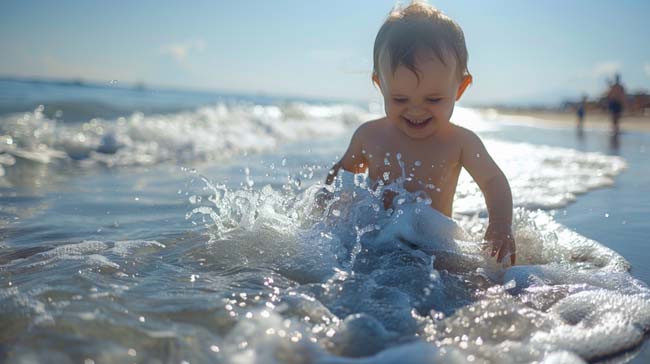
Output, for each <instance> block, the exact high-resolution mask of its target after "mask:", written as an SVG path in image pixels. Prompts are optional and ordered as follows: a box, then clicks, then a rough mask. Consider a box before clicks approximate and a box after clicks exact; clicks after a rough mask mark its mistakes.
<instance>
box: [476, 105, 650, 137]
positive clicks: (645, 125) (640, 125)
mask: <svg viewBox="0 0 650 364" xmlns="http://www.w3.org/2000/svg"><path fill="white" fill-rule="evenodd" d="M479 111H480V112H481V114H482V115H484V116H485V117H486V118H487V119H489V120H497V119H498V120H502V121H506V122H512V123H514V124H522V125H529V126H547V127H548V126H550V127H563V128H566V127H571V128H575V127H576V125H577V116H576V114H575V113H573V112H568V111H567V112H563V111H544V110H526V109H522V110H510V109H499V108H485V109H479ZM522 119H523V121H522ZM610 128H611V121H610V119H609V114H607V113H602V112H590V113H589V112H588V113H587V114H586V115H585V118H584V129H585V130H610ZM620 130H621V132H625V131H641V132H650V115H648V116H641V115H630V116H627V115H623V116H622V117H621V120H620Z"/></svg>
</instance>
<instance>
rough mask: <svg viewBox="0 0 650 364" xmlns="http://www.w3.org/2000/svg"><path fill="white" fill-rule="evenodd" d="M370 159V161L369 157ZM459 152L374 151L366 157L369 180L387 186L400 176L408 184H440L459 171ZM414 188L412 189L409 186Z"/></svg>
mask: <svg viewBox="0 0 650 364" xmlns="http://www.w3.org/2000/svg"><path fill="white" fill-rule="evenodd" d="M369 157H371V158H369ZM459 157H460V155H459V153H455V152H454V151H453V150H449V149H435V148H431V149H430V150H427V149H422V150H404V149H402V150H377V151H375V154H373V155H372V156H370V155H369V156H367V158H366V159H367V161H368V174H369V177H371V178H373V179H374V180H376V181H379V180H382V181H384V183H391V182H393V181H395V180H396V179H398V178H400V177H403V178H404V179H405V182H406V184H407V186H408V185H414V184H419V185H422V186H426V185H440V184H442V183H445V181H446V180H448V179H450V178H453V176H454V175H456V174H458V170H459V169H460V164H459V159H460V158H459ZM413 187H415V186H413Z"/></svg>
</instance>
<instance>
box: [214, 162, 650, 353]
mask: <svg viewBox="0 0 650 364" xmlns="http://www.w3.org/2000/svg"><path fill="white" fill-rule="evenodd" d="M587 159H588V158H587ZM602 164H603V166H604V165H606V163H605V162H604V161H603V162H602ZM603 168H604V167H603ZM339 178H340V180H339V181H337V182H336V183H335V184H334V185H335V186H338V187H337V188H334V190H333V191H332V193H333V196H332V199H331V202H330V203H327V204H326V206H325V207H324V209H323V211H322V212H318V210H312V211H304V214H293V212H295V211H296V210H297V206H303V204H304V202H302V201H303V200H305V199H306V200H309V201H311V199H313V197H314V192H315V191H314V190H315V189H316V188H315V187H314V188H312V189H308V190H307V191H306V192H305V193H304V194H303V195H302V196H298V198H295V199H294V198H292V199H291V202H290V203H287V196H283V195H282V194H281V193H278V192H273V190H271V189H270V188H269V187H265V188H264V190H265V192H264V194H265V198H260V195H259V192H254V191H241V190H240V191H229V190H227V189H225V188H224V187H222V189H221V190H219V191H215V192H217V193H216V194H217V195H218V196H219V197H218V198H213V199H212V201H215V206H213V207H212V208H207V210H209V211H211V213H212V218H215V221H216V222H217V224H215V225H214V226H213V229H214V230H212V232H213V233H214V234H215V237H219V239H220V240H216V241H215V242H214V244H213V245H211V247H210V250H212V251H213V252H212V253H211V254H214V255H215V256H224V254H225V256H226V257H227V260H231V261H232V259H231V258H230V257H232V256H233V252H232V251H233V250H238V249H239V250H240V251H241V252H242V254H241V255H242V256H246V257H252V258H251V260H249V261H248V262H247V266H258V267H260V266H262V267H272V268H274V269H276V270H277V271H278V272H280V273H281V274H283V275H285V274H286V273H285V270H283V269H282V268H278V266H280V265H284V266H293V267H294V269H296V267H299V268H298V269H297V271H300V272H301V273H300V274H301V275H305V276H309V272H310V270H311V271H312V272H319V273H318V274H311V277H312V279H318V278H319V277H320V279H321V280H320V282H323V283H321V284H320V285H317V286H310V285H308V284H304V283H303V285H302V286H298V287H297V288H295V289H292V290H289V291H288V292H285V293H284V294H280V295H279V296H278V297H277V299H276V301H274V305H275V306H274V307H278V308H277V310H276V311H273V312H272V313H271V314H273V313H275V314H280V315H281V317H283V318H284V321H277V322H275V321H273V320H271V321H263V320H262V321H263V322H260V321H259V320H258V321H255V320H245V319H242V320H245V321H247V323H246V325H252V326H249V329H248V331H250V332H264V331H268V330H270V331H269V332H273V333H274V334H273V335H272V336H273V339H272V340H270V339H268V338H266V339H264V341H263V343H261V342H260V343H259V344H258V342H259V340H257V339H252V338H251V339H250V341H247V342H248V346H247V348H246V349H245V350H234V352H232V353H231V355H232V357H233V358H239V359H241V360H248V361H249V362H262V361H264V360H269V359H270V358H275V357H278V355H280V356H281V357H288V356H292V355H295V356H296V358H303V359H304V358H312V359H310V361H312V360H313V361H315V362H320V363H371V362H372V363H375V362H379V363H395V362H397V361H407V362H408V361H413V362H419V361H420V360H424V358H428V359H426V360H429V361H430V362H450V363H456V362H458V363H463V362H471V361H473V362H533V361H537V362H544V363H558V362H567V363H583V362H584V361H583V360H593V359H597V358H600V357H603V356H608V355H613V354H616V353H620V352H622V351H624V350H627V349H629V348H631V347H634V346H635V345H637V344H638V343H639V342H640V341H641V340H642V338H643V335H644V334H645V332H647V331H648V329H650V290H649V289H648V288H647V287H646V285H645V284H643V283H642V282H640V281H638V280H636V279H635V278H633V277H632V276H631V275H630V274H629V272H628V269H629V264H628V263H627V262H626V261H625V259H623V258H622V257H621V256H620V255H618V254H617V253H616V252H614V251H612V250H611V249H608V248H606V247H604V246H603V245H602V244H600V243H598V242H595V241H593V240H590V239H588V238H586V237H584V236H581V235H579V234H577V233H575V232H572V231H570V230H569V229H567V228H566V227H563V226H562V225H560V224H559V223H557V222H555V221H554V220H553V218H552V216H551V215H550V214H548V213H546V212H543V211H534V212H531V211H528V210H525V209H521V208H520V209H517V210H516V213H515V221H514V224H513V227H514V234H515V239H516V240H517V242H518V244H519V245H518V246H519V249H518V264H521V265H518V266H515V267H512V268H509V267H507V266H502V265H497V264H496V263H495V262H494V258H491V257H489V255H488V254H487V253H486V252H485V251H483V250H482V248H481V247H482V242H481V237H482V234H483V233H484V226H485V222H486V221H485V219H484V218H479V217H477V216H473V217H468V218H465V219H463V220H460V221H458V222H454V221H451V220H450V219H448V218H447V217H445V216H443V215H441V214H440V213H438V212H436V211H434V210H433V209H431V208H430V207H429V206H428V202H427V200H425V199H422V198H420V197H421V196H420V194H413V193H408V192H406V191H405V190H403V188H401V187H400V186H399V185H398V186H388V187H390V188H391V189H393V190H396V191H398V192H399V193H400V196H401V197H402V198H403V201H402V203H401V204H399V205H398V206H396V207H395V211H393V212H387V211H384V210H383V209H382V208H379V209H375V208H374V207H373V206H378V205H379V206H380V204H381V198H380V196H381V194H377V193H376V192H375V191H373V190H370V189H368V185H371V184H369V183H367V181H365V180H364V176H353V175H351V174H349V173H347V172H342V173H341V175H340V177H339ZM346 179H347V181H346ZM388 187H387V188H388ZM230 195H232V196H238V198H237V199H233V198H232V197H229V196H230ZM245 196H248V197H247V199H248V200H247V201H248V202H245V203H243V202H242V201H243V200H244V199H245V198H244V197H245ZM235 200H237V201H239V203H240V204H241V205H240V206H242V207H243V206H246V208H245V209H244V208H242V207H239V208H237V209H235V210H234V211H241V212H244V211H246V214H245V216H244V214H241V213H235V214H231V212H232V211H233V207H232V205H230V204H231V203H232V201H235ZM224 201H230V202H228V203H225V202H224ZM270 206H282V207H283V208H270ZM240 209H241V210H240ZM335 211H336V213H335ZM205 212H206V211H203V212H202V213H205ZM321 213H322V214H323V215H322V218H323V219H322V220H320V221H319V220H318V219H317V220H314V214H316V216H319V214H321ZM278 215H280V216H278ZM281 215H284V217H283V216H281ZM226 216H227V218H226ZM233 219H234V220H233ZM224 221H230V222H229V223H227V224H225V223H224ZM244 221H245V223H244ZM271 222H272V223H271ZM265 224H271V225H275V226H277V227H278V228H277V229H275V233H274V234H275V235H268V234H267V233H266V232H264V229H262V228H261V227H262V226H264V225H265ZM292 226H293V228H292ZM310 226H311V227H310ZM224 227H230V228H229V229H225V230H224V229H223V228H224ZM298 227H300V228H298ZM306 227H307V228H308V229H312V231H313V233H312V234H305V231H306V230H305V228H306ZM267 228H268V225H267ZM315 236H321V237H323V236H325V237H327V239H321V240H319V239H317V238H315ZM228 239H232V241H233V243H224V242H227V240H228ZM247 241H253V242H254V243H252V246H251V247H240V246H241V245H245V242H247ZM271 241H275V242H271ZM234 242H238V243H234ZM237 244H239V245H237ZM322 246H326V247H327V251H328V253H327V254H324V251H325V250H323V247H322ZM260 248H261V249H264V250H265V251H266V250H268V249H271V250H275V251H276V252H273V253H269V256H270V258H269V259H267V260H264V259H258V258H256V257H255V256H256V255H255V254H253V253H251V250H252V249H260ZM285 253H286V254H285ZM319 256H320V257H321V258H318V257H319ZM314 257H316V258H315V259H314ZM318 259H322V261H321V263H323V262H325V263H326V264H325V265H327V264H329V265H331V267H332V268H333V269H332V270H331V271H330V274H329V275H327V274H324V273H326V272H327V269H323V268H326V267H325V266H324V265H322V264H321V265H319V264H315V262H317V261H318ZM235 261H236V260H235ZM285 276H288V277H289V278H291V277H293V276H292V275H290V273H289V274H288V275H285ZM328 277H329V278H328ZM296 293H298V294H299V295H300V296H301V297H304V298H301V299H300V300H298V301H295V299H291V300H290V299H289V297H290V296H291V295H294V296H291V297H297V296H295V295H296ZM301 300H302V301H301ZM306 301H309V302H313V303H310V304H298V303H297V302H306ZM323 306H324V307H323ZM288 307H293V308H292V309H288ZM297 307H300V309H297ZM317 312H318V313H317ZM304 316H309V317H327V320H323V321H320V322H319V323H317V322H315V321H314V322H312V321H311V320H307V321H305V320H304V319H303V317H304ZM274 322H275V323H274ZM242 325H243V323H242ZM268 325H270V326H268ZM287 325H289V326H287ZM287 327H291V330H296V331H292V332H299V333H300V335H302V337H303V338H305V337H307V338H311V339H310V342H305V341H300V342H298V343H292V342H291V340H290V339H289V334H288V332H289V330H288V329H287ZM280 330H284V331H286V333H285V334H286V335H284V334H283V335H280V336H277V335H276V333H277V332H279V331H280ZM415 335H417V337H419V338H420V339H421V340H425V341H428V343H426V342H424V341H415V342H413V343H409V344H393V343H394V342H395V339H396V338H401V339H405V338H409V337H415ZM238 337H240V338H241V336H238ZM614 338H615V339H614ZM247 340H248V339H247ZM256 340H257V341H256ZM314 343H318V344H319V345H317V346H314V345H313V344H314ZM360 348H365V349H363V350H365V351H363V350H361V349H360ZM323 349H326V350H327V351H323ZM360 350H361V351H360ZM333 354H335V355H333ZM359 355H362V356H363V358H359V359H354V358H347V357H350V356H352V357H354V356H359ZM470 357H472V360H468V358H470ZM244 358H246V359H244Z"/></svg>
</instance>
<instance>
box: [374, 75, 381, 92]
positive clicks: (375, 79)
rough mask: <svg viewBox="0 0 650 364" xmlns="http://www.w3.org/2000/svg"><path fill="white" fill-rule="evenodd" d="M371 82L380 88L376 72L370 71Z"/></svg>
mask: <svg viewBox="0 0 650 364" xmlns="http://www.w3.org/2000/svg"><path fill="white" fill-rule="evenodd" d="M372 83H374V84H375V86H377V87H379V89H380V90H381V82H379V75H377V72H373V73H372Z"/></svg>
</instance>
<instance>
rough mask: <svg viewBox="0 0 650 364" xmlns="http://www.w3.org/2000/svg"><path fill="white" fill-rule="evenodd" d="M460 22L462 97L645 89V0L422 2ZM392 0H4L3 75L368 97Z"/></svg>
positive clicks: (528, 98) (481, 99) (649, 66)
mask: <svg viewBox="0 0 650 364" xmlns="http://www.w3.org/2000/svg"><path fill="white" fill-rule="evenodd" d="M431 3H432V4H434V5H436V6H437V7H439V8H440V9H442V10H443V11H444V12H445V13H446V14H448V15H449V16H451V17H452V18H454V19H455V20H456V21H457V22H458V23H459V24H460V25H461V27H462V28H463V29H464V31H465V37H466V39H467V45H468V50H469V54H470V61H469V67H470V71H471V72H472V73H473V75H474V80H475V83H474V85H473V86H472V87H471V89H470V90H469V92H467V93H466V96H465V99H464V100H463V101H465V102H466V103H467V104H488V103H521V102H524V103H530V102H533V103H534V102H556V101H559V100H561V99H562V98H564V97H568V96H574V95H575V96H576V97H577V96H578V95H579V94H580V93H582V92H586V93H588V94H589V95H592V96H595V95H597V94H598V93H599V92H602V90H603V89H604V87H605V82H606V79H607V77H611V75H612V74H613V73H614V72H617V71H618V72H620V73H621V74H622V76H623V81H624V84H625V85H626V86H627V88H628V89H631V90H638V89H650V47H649V46H648V44H649V43H648V42H649V41H648V39H650V25H649V24H648V23H647V21H648V20H647V19H648V14H650V1H644V0H639V1H633V0H623V1H602V0H591V1H587V0H573V1H559V0H546V1H517V0H507V1H506V0H496V1H458V0H456V1H452V0H448V1H431ZM394 4H395V1H392V0H391V1H386V0H357V1H338V0H336V1H328V2H321V1H298V0H292V1H289V0H275V1H268V0H266V1H254V0H250V1H242V2H239V1H191V2H180V1H177V2H172V1H162V0H158V1H148V0H147V1H119V2H108V1H56V2H54V1H29V0H27V1H2V2H0V49H1V50H2V52H1V53H2V56H1V57H0V76H25V77H34V76H36V77H51V78H75V79H78V78H81V79H86V80H95V81H100V82H109V81H111V80H117V81H118V82H119V83H123V84H128V83H134V82H144V83H146V84H150V85H159V86H172V87H182V88H198V89H212V90H225V91H236V92H246V93H257V92H263V93H268V94H282V95H296V96H311V97H323V98H350V99H360V100H365V99H373V98H374V99H376V98H377V96H378V93H377V90H376V89H375V88H374V87H373V86H372V84H371V82H370V70H371V67H372V44H373V41H374V37H375V34H376V32H377V30H378V28H379V27H380V25H381V23H382V22H383V20H384V19H385V17H386V15H387V13H388V11H389V10H390V9H391V8H392V7H393V5H394Z"/></svg>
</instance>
